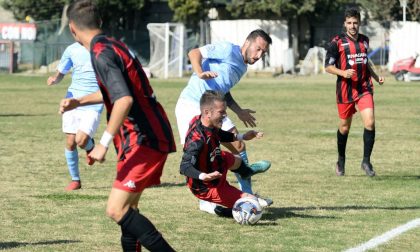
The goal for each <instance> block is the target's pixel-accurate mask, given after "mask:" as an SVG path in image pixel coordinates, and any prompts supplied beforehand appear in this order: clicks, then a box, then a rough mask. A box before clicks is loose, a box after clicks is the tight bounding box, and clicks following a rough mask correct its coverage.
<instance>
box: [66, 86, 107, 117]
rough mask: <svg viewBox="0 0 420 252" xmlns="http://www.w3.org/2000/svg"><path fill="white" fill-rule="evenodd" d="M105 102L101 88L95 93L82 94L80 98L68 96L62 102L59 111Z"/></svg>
mask: <svg viewBox="0 0 420 252" xmlns="http://www.w3.org/2000/svg"><path fill="white" fill-rule="evenodd" d="M98 103H103V98H102V93H101V91H100V90H98V91H96V92H95V93H92V94H88V95H85V96H82V97H80V98H66V99H62V100H61V102H60V109H59V112H60V113H61V114H62V113H64V112H66V111H69V110H72V109H75V108H77V107H80V106H86V105H92V104H98Z"/></svg>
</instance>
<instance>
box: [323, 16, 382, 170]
mask: <svg viewBox="0 0 420 252" xmlns="http://www.w3.org/2000/svg"><path fill="white" fill-rule="evenodd" d="M344 18H345V20H344V28H345V33H343V34H340V35H337V36H335V37H334V38H333V39H332V41H331V42H330V43H329V46H328V48H327V57H326V60H325V70H326V71H327V72H328V73H330V74H334V75H337V84H336V86H337V90H336V94H337V108H338V116H339V118H340V121H339V126H338V131H337V148H338V161H337V164H336V171H335V172H336V175H337V176H344V174H345V162H346V144H347V137H348V134H349V131H350V127H351V123H352V118H353V114H354V113H356V111H357V110H356V105H357V107H358V109H359V111H360V115H361V116H362V121H363V125H364V133H363V142H364V151H363V159H362V163H361V168H362V170H364V171H365V173H366V175H367V176H375V171H374V170H373V166H372V164H371V160H370V156H371V153H372V149H373V144H374V142H375V114H374V102H373V84H372V79H371V77H373V78H374V79H375V80H376V81H377V82H378V83H379V84H380V85H382V84H383V83H384V80H385V79H384V78H383V77H382V76H378V75H377V74H376V73H375V71H374V70H373V69H372V67H371V66H370V64H369V59H368V57H367V51H368V48H369V38H368V37H366V36H365V35H363V34H360V33H359V28H360V13H359V11H358V10H356V9H347V10H346V11H345V13H344Z"/></svg>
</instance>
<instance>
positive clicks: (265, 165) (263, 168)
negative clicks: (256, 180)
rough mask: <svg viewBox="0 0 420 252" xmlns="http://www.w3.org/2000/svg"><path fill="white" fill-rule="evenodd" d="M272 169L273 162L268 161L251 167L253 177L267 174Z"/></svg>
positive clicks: (259, 162) (262, 161) (256, 163)
mask: <svg viewBox="0 0 420 252" xmlns="http://www.w3.org/2000/svg"><path fill="white" fill-rule="evenodd" d="M270 167H271V162H270V161H267V160H261V161H258V162H255V163H253V164H251V165H250V166H249V168H251V170H252V175H251V176H253V175H255V174H257V173H262V172H266V171H267V170H268V169H270Z"/></svg>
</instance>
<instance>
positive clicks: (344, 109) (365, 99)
mask: <svg viewBox="0 0 420 252" xmlns="http://www.w3.org/2000/svg"><path fill="white" fill-rule="evenodd" d="M356 105H357V107H358V108H359V110H360V111H363V110H365V109H367V108H371V109H374V107H375V105H374V103H373V96H372V94H365V95H363V96H362V97H360V98H359V99H358V100H357V101H354V102H352V103H337V109H338V116H339V117H340V118H341V119H348V118H350V117H352V116H353V114H354V113H356V112H357V110H356Z"/></svg>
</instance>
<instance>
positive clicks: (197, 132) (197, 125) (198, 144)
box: [181, 116, 234, 194]
mask: <svg viewBox="0 0 420 252" xmlns="http://www.w3.org/2000/svg"><path fill="white" fill-rule="evenodd" d="M233 141H234V134H233V133H231V132H227V131H223V130H221V129H217V128H208V127H205V126H204V125H203V124H202V123H201V120H200V116H196V117H194V118H193V120H191V122H190V127H189V129H188V133H187V137H186V140H185V145H184V154H183V156H182V161H181V165H189V166H193V167H194V168H195V169H196V170H198V171H199V172H200V173H201V172H204V173H211V172H214V171H219V172H220V173H223V169H227V167H224V165H223V163H224V161H223V158H222V154H221V149H220V142H233ZM220 182H221V181H220V179H215V180H212V181H202V180H200V179H194V178H190V177H187V184H188V187H189V188H190V189H191V191H192V192H193V193H194V194H199V193H204V192H207V191H208V189H209V188H214V187H217V186H218V185H219V183H220Z"/></svg>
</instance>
